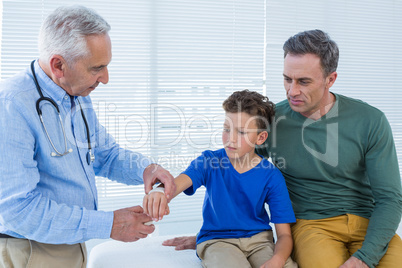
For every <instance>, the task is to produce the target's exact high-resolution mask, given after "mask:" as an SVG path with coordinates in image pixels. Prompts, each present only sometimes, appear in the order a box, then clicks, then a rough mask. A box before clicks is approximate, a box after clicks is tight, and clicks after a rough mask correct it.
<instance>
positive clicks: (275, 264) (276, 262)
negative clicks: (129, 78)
mask: <svg viewBox="0 0 402 268" xmlns="http://www.w3.org/2000/svg"><path fill="white" fill-rule="evenodd" d="M284 265H285V262H284V261H283V260H281V259H280V258H278V257H277V256H275V255H274V256H273V257H272V258H271V259H269V260H268V261H266V262H265V263H264V264H263V265H261V267H260V268H282V267H283V266H284Z"/></svg>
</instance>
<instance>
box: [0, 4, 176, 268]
mask: <svg viewBox="0 0 402 268" xmlns="http://www.w3.org/2000/svg"><path fill="white" fill-rule="evenodd" d="M109 30H110V26H109V24H108V23H107V22H106V21H105V20H104V19H103V18H102V17H101V16H99V15H98V14H97V13H96V12H94V11H93V10H91V9H88V8H86V7H82V6H71V7H60V8H58V9H56V10H55V11H54V12H52V13H51V14H50V15H49V16H48V17H47V18H46V20H45V21H44V23H43V26H42V28H41V32H40V41H39V50H40V57H39V60H35V61H33V62H32V63H31V66H30V67H28V68H27V69H26V70H25V71H23V72H21V73H19V74H17V75H15V76H14V77H12V78H10V79H7V80H5V81H2V82H1V84H0V114H1V118H0V252H1V256H0V267H69V268H71V267H86V248H85V243H84V242H85V241H87V240H89V239H94V238H98V239H104V238H105V239H106V238H112V239H115V240H120V241H136V240H138V239H141V238H145V237H147V235H148V234H150V233H152V232H153V231H154V229H155V227H154V226H153V225H151V226H149V225H145V224H144V223H146V222H149V221H151V220H152V219H151V218H150V217H149V216H148V215H146V214H144V213H143V209H142V207H140V206H135V207H129V208H123V209H120V210H116V211H111V212H105V211H99V210H98V197H97V189H96V185H95V175H98V176H102V177H107V178H109V179H112V180H116V181H118V182H122V183H125V184H128V185H134V184H142V183H144V184H145V191H146V192H148V191H150V190H151V188H152V185H153V184H154V183H155V182H157V181H160V182H162V183H164V184H165V188H166V195H167V197H168V198H169V195H172V194H173V193H174V192H175V185H174V183H173V177H172V175H171V174H170V173H169V172H168V171H166V170H165V169H163V168H162V167H160V166H159V165H157V164H155V163H153V162H152V161H151V160H150V159H148V158H147V157H145V156H143V155H142V154H140V153H136V152H132V151H128V150H124V149H123V148H121V147H120V146H119V145H118V144H117V143H116V142H115V140H114V139H113V137H111V136H110V135H109V134H108V133H107V131H106V129H105V128H104V127H103V126H102V125H100V124H99V122H98V119H97V117H96V114H95V111H94V109H93V107H92V102H91V98H90V97H89V96H88V95H89V94H90V93H91V92H92V91H93V90H95V88H96V87H97V86H98V85H99V84H100V83H102V84H106V83H108V81H109V73H108V65H109V63H110V61H111V59H112V50H111V40H110V37H109V34H108V33H109Z"/></svg>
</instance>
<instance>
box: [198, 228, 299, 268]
mask: <svg viewBox="0 0 402 268" xmlns="http://www.w3.org/2000/svg"><path fill="white" fill-rule="evenodd" d="M274 248H275V245H274V243H273V235H272V231H265V232H261V233H258V234H256V235H254V236H252V237H247V238H235V239H234V238H230V239H212V240H207V241H205V242H202V243H200V244H198V245H197V254H198V256H199V257H200V259H201V260H202V266H203V267H231V268H251V267H252V268H259V267H260V266H261V265H262V264H264V263H265V262H266V261H267V260H269V259H270V258H271V257H272V256H273V255H274ZM284 267H285V268H297V264H296V263H295V262H294V261H293V260H292V259H291V258H290V257H289V258H288V259H287V261H286V264H285V266H284Z"/></svg>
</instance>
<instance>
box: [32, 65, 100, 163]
mask: <svg viewBox="0 0 402 268" xmlns="http://www.w3.org/2000/svg"><path fill="white" fill-rule="evenodd" d="M34 63H35V61H32V62H31V71H32V75H33V80H34V82H35V86H36V90H37V91H38V93H39V95H40V98H39V99H38V100H37V101H36V112H37V113H38V116H39V119H40V122H41V123H42V126H43V129H44V130H45V133H46V136H47V138H48V140H49V142H50V145H51V146H52V148H53V150H54V152H51V153H50V155H51V156H64V155H67V154H69V153H71V152H72V151H73V149H71V148H70V149H67V138H66V132H65V130H64V125H63V122H62V120H61V116H60V110H59V107H58V106H57V104H56V102H54V100H52V99H51V98H48V97H44V96H43V93H42V90H41V89H40V87H39V83H38V79H37V78H36V74H35V67H34ZM77 100H78V104H79V105H80V111H81V115H82V119H83V120H84V124H85V128H86V131H87V139H88V152H87V156H86V157H87V163H88V165H90V164H91V162H94V161H95V155H94V154H93V153H92V147H91V140H90V137H89V136H90V135H89V127H88V123H87V119H86V118H85V115H84V112H83V111H82V107H81V103H80V100H79V99H77ZM41 101H47V102H49V103H50V104H52V106H53V107H54V108H55V110H56V112H57V115H58V116H59V123H60V126H61V129H62V131H63V137H64V145H65V146H64V152H63V153H61V152H59V151H58V150H57V149H56V147H55V146H54V144H53V142H52V139H51V138H50V136H49V133H48V131H47V129H46V126H45V124H44V123H43V118H42V110H41V109H40V107H39V105H40V103H41Z"/></svg>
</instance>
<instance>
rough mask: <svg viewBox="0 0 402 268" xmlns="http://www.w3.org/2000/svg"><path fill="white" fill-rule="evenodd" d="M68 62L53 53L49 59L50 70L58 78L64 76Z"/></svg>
mask: <svg viewBox="0 0 402 268" xmlns="http://www.w3.org/2000/svg"><path fill="white" fill-rule="evenodd" d="M66 64H67V63H66V61H65V60H64V58H63V57H62V56H60V55H53V56H52V57H51V58H50V60H49V65H50V66H49V67H50V70H51V72H52V74H53V75H55V76H56V77H57V78H62V77H63V76H64V71H65V68H66Z"/></svg>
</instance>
